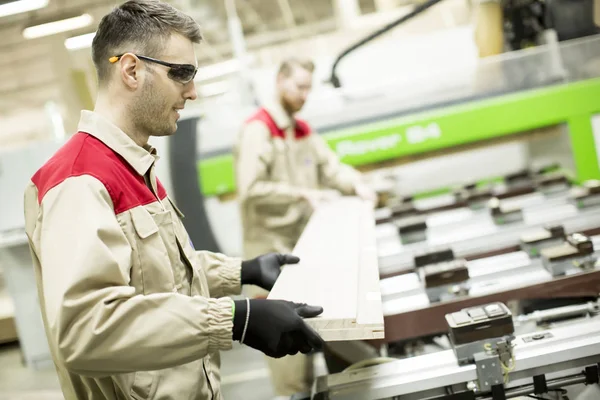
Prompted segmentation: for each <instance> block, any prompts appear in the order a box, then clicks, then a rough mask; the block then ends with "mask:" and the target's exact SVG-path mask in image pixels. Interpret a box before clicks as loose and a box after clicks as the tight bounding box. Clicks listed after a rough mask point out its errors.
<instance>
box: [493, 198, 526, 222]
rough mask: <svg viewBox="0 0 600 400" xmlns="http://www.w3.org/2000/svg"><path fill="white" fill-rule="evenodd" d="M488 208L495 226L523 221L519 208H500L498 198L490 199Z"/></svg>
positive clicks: (500, 204)
mask: <svg viewBox="0 0 600 400" xmlns="http://www.w3.org/2000/svg"><path fill="white" fill-rule="evenodd" d="M488 208H489V209H490V213H491V214H492V218H493V220H494V223H496V224H497V225H504V224H510V223H512V222H522V221H523V210H522V209H521V208H520V207H510V208H507V207H502V202H501V201H500V199H499V198H498V197H494V198H492V199H490V201H489V202H488Z"/></svg>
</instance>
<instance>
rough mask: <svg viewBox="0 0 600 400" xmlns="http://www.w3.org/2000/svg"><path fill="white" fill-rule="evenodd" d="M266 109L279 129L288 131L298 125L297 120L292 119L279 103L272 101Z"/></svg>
mask: <svg viewBox="0 0 600 400" xmlns="http://www.w3.org/2000/svg"><path fill="white" fill-rule="evenodd" d="M264 107H265V109H266V110H267V112H268V113H269V115H270V116H271V118H273V121H275V124H276V125H277V127H278V128H279V129H281V130H286V129H288V128H290V127H292V126H294V125H296V120H295V119H294V118H290V116H289V114H288V113H287V112H286V111H285V110H284V109H283V107H282V106H281V103H280V102H279V101H271V102H270V103H267V104H266V105H265V106H264Z"/></svg>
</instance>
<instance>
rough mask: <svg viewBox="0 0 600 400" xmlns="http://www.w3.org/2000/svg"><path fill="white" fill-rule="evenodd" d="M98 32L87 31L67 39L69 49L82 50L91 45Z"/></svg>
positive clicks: (66, 43)
mask: <svg viewBox="0 0 600 400" xmlns="http://www.w3.org/2000/svg"><path fill="white" fill-rule="evenodd" d="M94 36H96V32H92V33H86V34H85V35H79V36H73V37H70V38H68V39H66V40H65V47H66V48H67V50H80V49H85V48H87V47H90V46H91V45H92V40H94Z"/></svg>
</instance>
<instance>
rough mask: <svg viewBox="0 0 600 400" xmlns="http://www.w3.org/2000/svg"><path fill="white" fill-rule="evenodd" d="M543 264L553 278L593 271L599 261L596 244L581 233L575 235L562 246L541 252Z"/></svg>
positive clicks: (570, 236)
mask: <svg viewBox="0 0 600 400" xmlns="http://www.w3.org/2000/svg"><path fill="white" fill-rule="evenodd" d="M540 255H541V257H542V264H543V265H544V268H546V269H547V270H548V272H550V273H551V274H552V276H560V275H565V274H567V273H569V272H579V271H581V269H591V268H593V267H594V265H595V264H596V261H597V257H596V255H595V254H594V243H593V242H592V240H591V239H590V238H589V237H588V236H585V235H582V234H581V233H573V234H571V235H568V236H567V237H566V241H565V242H563V243H562V244H561V245H558V246H554V247H549V248H546V249H543V250H541V252H540Z"/></svg>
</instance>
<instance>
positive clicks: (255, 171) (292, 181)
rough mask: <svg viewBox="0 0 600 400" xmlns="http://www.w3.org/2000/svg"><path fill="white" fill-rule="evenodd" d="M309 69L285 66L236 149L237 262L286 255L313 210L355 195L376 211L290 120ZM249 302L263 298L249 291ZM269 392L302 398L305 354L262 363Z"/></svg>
mask: <svg viewBox="0 0 600 400" xmlns="http://www.w3.org/2000/svg"><path fill="white" fill-rule="evenodd" d="M313 71H314V64H313V63H312V62H311V61H306V60H300V59H288V60H285V61H284V62H283V63H282V64H281V66H280V68H279V71H278V73H277V81H276V96H275V99H273V101H271V102H270V103H267V104H265V106H264V107H262V108H260V109H259V110H258V111H257V112H256V113H255V114H254V115H253V116H252V117H251V118H249V119H248V120H247V121H246V123H245V124H244V126H243V129H242V130H241V132H240V135H239V138H238V141H237V145H236V148H235V161H236V179H237V187H238V196H239V199H240V207H241V216H242V224H243V236H244V256H245V257H256V256H258V255H260V254H265V253H269V252H289V251H291V250H292V249H293V248H294V246H295V245H296V242H297V241H298V239H299V238H300V235H301V234H302V231H303V230H304V227H305V226H306V224H307V222H308V220H309V219H310V216H311V215H312V213H313V211H314V210H315V209H316V207H317V206H318V204H319V203H321V202H324V201H329V200H331V199H334V198H336V197H338V196H340V195H356V196H359V197H361V198H363V199H365V200H368V201H372V202H373V203H375V201H376V195H375V192H374V191H372V190H371V189H370V188H369V187H368V186H367V185H366V184H365V183H364V182H363V180H362V177H361V175H360V173H358V172H357V171H356V170H354V169H353V168H351V167H350V166H348V165H345V164H342V163H341V162H340V160H339V159H338V157H337V155H336V154H335V153H334V152H333V151H332V150H331V149H330V148H329V146H328V145H327V143H326V142H325V141H324V140H323V138H322V137H320V136H319V135H318V134H316V133H315V132H313V131H312V129H311V128H310V126H309V125H308V124H307V123H306V122H305V121H302V120H300V119H297V118H296V117H295V114H296V113H297V112H299V111H300V110H301V109H302V107H303V106H304V104H305V102H306V99H307V97H308V95H309V93H310V91H311V89H312V80H313ZM249 295H250V296H254V297H261V296H262V297H264V296H266V295H267V292H266V291H264V290H261V289H260V288H254V290H253V293H251V294H249ZM268 363H269V369H270V370H271V377H272V381H273V385H274V388H275V392H276V394H277V395H278V396H290V395H292V394H294V393H299V392H307V391H308V390H309V388H310V385H311V383H312V380H313V364H312V358H311V357H310V356H306V355H304V354H298V355H295V356H288V357H284V358H281V359H278V360H274V359H268Z"/></svg>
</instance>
